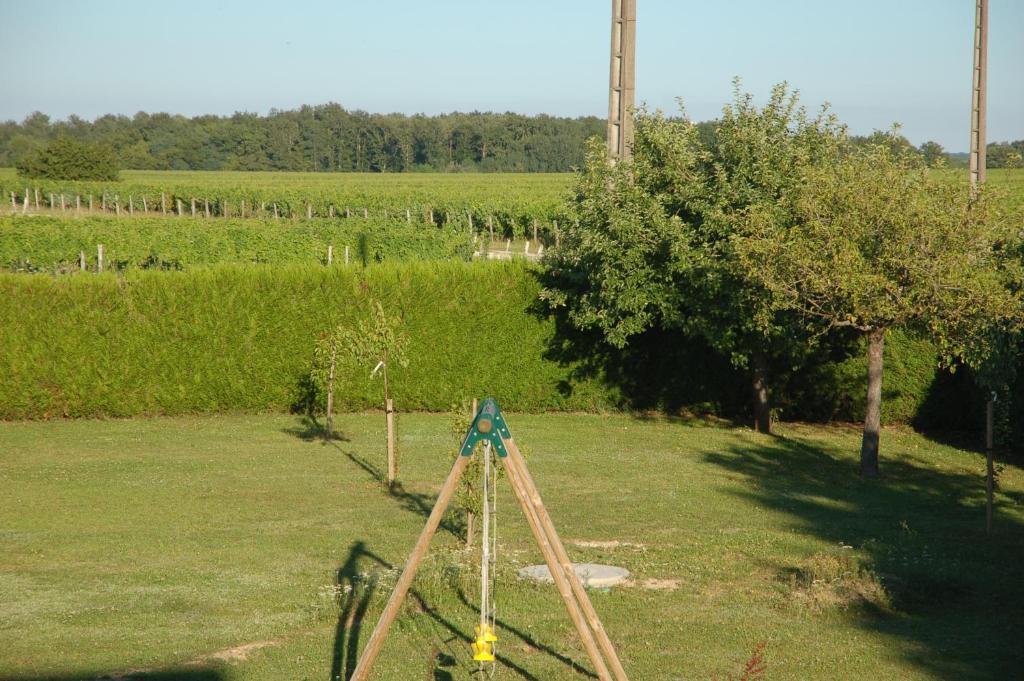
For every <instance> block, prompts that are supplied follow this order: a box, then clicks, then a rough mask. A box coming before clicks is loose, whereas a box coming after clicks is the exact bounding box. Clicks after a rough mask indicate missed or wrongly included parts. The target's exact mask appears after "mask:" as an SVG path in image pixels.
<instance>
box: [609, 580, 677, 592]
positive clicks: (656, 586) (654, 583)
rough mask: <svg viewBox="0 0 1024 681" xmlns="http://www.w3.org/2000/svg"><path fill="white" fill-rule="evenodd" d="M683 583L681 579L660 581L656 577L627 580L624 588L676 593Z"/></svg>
mask: <svg viewBox="0 0 1024 681" xmlns="http://www.w3.org/2000/svg"><path fill="white" fill-rule="evenodd" d="M682 583H683V580H681V579H658V578H656V577H648V578H646V579H627V580H626V581H625V582H623V586H633V587H638V588H640V589H649V590H651V591H675V590H676V589H678V588H679V587H680V586H681V585H682Z"/></svg>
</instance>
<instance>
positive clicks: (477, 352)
mask: <svg viewBox="0 0 1024 681" xmlns="http://www.w3.org/2000/svg"><path fill="white" fill-rule="evenodd" d="M538 290H539V286H538V284H537V282H536V279H535V277H534V273H533V271H532V270H531V268H530V266H528V265H525V264H520V263H494V262H476V263H466V262H458V261H449V262H405V263H395V264H390V263H384V264H381V265H376V266H370V267H366V268H362V267H348V268H345V267H332V268H327V267H324V266H322V265H310V266H304V265H286V266H275V267H265V266H253V265H249V266H243V265H228V266H216V267H210V268H197V269H193V270H186V271H169V272H168V271H153V270H129V271H127V272H125V273H122V274H120V275H117V274H110V273H105V274H93V273H85V274H75V275H66V276H51V275H44V274H0V376H2V380H0V418H3V419H23V418H31V419H34V418H52V417H81V416H135V415H148V414H180V413H190V412H196V413H202V412H205V413H210V412H223V411H239V410H244V411H260V410H275V411H278V410H288V409H292V408H296V407H301V406H302V405H304V404H308V403H309V400H310V398H311V396H310V393H309V382H308V380H307V378H306V377H307V376H308V372H309V368H310V362H311V359H312V352H313V346H314V343H315V341H316V338H317V335H318V334H319V333H321V332H323V331H324V330H326V329H328V328H331V326H332V325H334V324H337V323H341V322H345V321H346V320H355V319H356V318H357V317H358V316H359V315H363V314H365V313H366V311H367V310H368V309H369V305H370V302H371V301H372V300H374V299H376V300H380V301H381V302H382V304H383V305H384V306H385V308H386V310H387V311H388V312H389V314H391V315H397V316H399V317H401V319H402V320H403V324H404V332H405V333H406V334H408V336H409V339H410V345H409V347H408V351H407V354H408V359H409V366H408V368H402V367H398V366H395V367H392V369H391V380H392V386H393V393H394V399H395V403H396V405H397V406H398V408H399V409H400V410H403V411H405V410H447V409H450V408H451V407H452V406H453V405H454V404H457V403H460V402H461V401H463V400H468V399H470V398H472V397H481V396H485V395H493V396H494V397H496V398H498V400H499V401H500V403H501V404H502V406H503V407H505V408H506V409H509V410H519V411H543V410H600V409H607V408H615V407H619V406H636V405H638V404H639V405H641V406H643V405H647V406H655V407H657V406H663V404H662V402H659V398H658V396H657V393H658V391H662V392H663V393H668V392H671V393H674V394H675V396H676V398H678V399H677V401H676V402H675V406H678V405H679V404H693V405H700V408H702V409H706V410H709V411H716V412H719V413H722V414H723V415H742V414H744V413H745V396H746V394H747V391H746V388H745V386H743V385H742V380H737V379H738V377H737V375H736V374H735V373H733V370H732V369H731V368H730V365H729V363H728V361H723V360H721V358H719V359H717V360H716V359H715V358H714V357H711V356H710V355H708V351H707V350H701V349H700V348H698V347H696V346H693V347H690V346H688V344H687V343H686V342H685V341H682V340H681V339H675V340H674V341H673V342H671V343H665V342H658V343H657V348H658V350H657V352H656V353H652V355H654V354H656V355H657V356H658V357H663V359H659V360H658V361H661V362H662V364H661V365H659V366H656V367H654V369H653V370H651V371H650V374H649V377H648V375H640V374H637V373H636V372H632V375H631V376H630V378H629V380H630V381H631V384H630V385H628V386H627V385H625V382H624V381H623V380H621V378H622V376H623V375H624V373H621V372H620V373H619V374H618V375H615V374H611V373H607V372H605V373H602V372H596V373H593V372H592V373H591V374H589V375H587V376H585V377H580V376H579V372H578V371H577V369H578V368H579V365H578V364H576V363H574V362H568V363H563V362H559V361H557V360H555V359H552V357H556V356H558V353H557V352H554V351H553V350H555V349H557V347H558V346H559V343H560V341H558V340H557V339H556V338H555V330H556V325H555V323H554V322H553V321H552V320H550V319H548V318H546V317H544V316H542V315H539V314H538V313H537V312H536V311H535V307H536V306H535V303H536V300H537V293H538ZM670 348H673V349H671V350H670ZM887 352H888V353H889V354H890V357H889V358H888V359H887V360H886V361H887V372H886V385H885V391H886V402H885V405H886V417H887V421H888V422H898V421H908V420H910V419H913V418H917V417H919V416H920V414H919V412H920V410H921V408H922V405H923V404H925V403H926V401H927V400H931V402H932V403H934V404H938V405H944V406H942V408H952V407H951V406H950V405H954V402H955V400H953V401H951V400H947V399H936V397H935V395H934V390H935V385H936V377H937V375H938V374H937V369H936V363H935V354H934V351H933V349H932V348H931V347H930V346H928V345H927V344H926V343H920V342H918V341H914V340H912V339H910V338H909V337H907V336H904V335H896V334H894V336H893V338H892V339H891V340H890V342H889V343H888V344H887ZM672 353H675V354H672ZM624 366H625V369H624V370H623V371H624V372H631V368H630V367H631V366H632V365H631V364H626V365H624ZM372 369H373V367H370V366H356V365H353V364H352V363H347V364H345V365H344V366H342V367H341V368H340V371H339V380H338V388H337V392H336V401H337V402H336V403H337V405H338V409H339V410H361V409H367V408H376V407H378V406H379V402H380V399H381V398H380V395H381V390H380V386H379V385H378V383H377V381H378V380H379V379H376V378H371V377H370V372H371V370H372ZM638 371H639V369H638ZM740 378H741V377H740ZM667 380H674V381H675V384H672V385H670V386H668V388H666V383H665V381H667ZM570 386H571V389H570ZM778 386H779V387H778V390H779V391H780V393H781V392H785V394H778V395H776V396H774V397H775V398H776V401H777V402H778V403H779V404H786V405H787V406H786V408H785V411H784V413H783V417H784V418H808V417H814V418H838V419H853V418H856V417H857V415H858V413H857V410H858V409H862V406H861V397H860V396H862V395H864V370H863V367H862V360H861V359H860V358H859V357H856V358H853V359H849V360H846V361H844V362H838V363H833V364H823V365H819V366H816V367H811V368H809V369H806V370H802V372H801V373H799V374H794V375H791V376H787V380H786V381H785V382H779V383H778Z"/></svg>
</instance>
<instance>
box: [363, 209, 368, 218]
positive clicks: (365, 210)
mask: <svg viewBox="0 0 1024 681" xmlns="http://www.w3.org/2000/svg"><path fill="white" fill-rule="evenodd" d="M363 217H364V218H368V217H370V211H369V209H367V208H364V209H363Z"/></svg>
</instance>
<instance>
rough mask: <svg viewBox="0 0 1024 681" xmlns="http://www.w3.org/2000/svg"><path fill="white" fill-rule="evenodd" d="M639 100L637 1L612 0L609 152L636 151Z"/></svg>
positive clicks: (620, 156) (616, 154)
mask: <svg viewBox="0 0 1024 681" xmlns="http://www.w3.org/2000/svg"><path fill="white" fill-rule="evenodd" d="M635 100H636V0H612V44H611V54H610V58H609V74H608V155H609V156H610V157H611V158H612V159H613V160H614V159H623V158H629V157H630V156H632V154H633V114H632V109H633V107H634V105H635Z"/></svg>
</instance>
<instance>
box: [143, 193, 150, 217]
mask: <svg viewBox="0 0 1024 681" xmlns="http://www.w3.org/2000/svg"><path fill="white" fill-rule="evenodd" d="M142 212H143V213H148V212H149V204H148V203H147V202H146V195H145V194H143V195H142Z"/></svg>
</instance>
